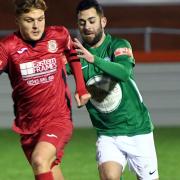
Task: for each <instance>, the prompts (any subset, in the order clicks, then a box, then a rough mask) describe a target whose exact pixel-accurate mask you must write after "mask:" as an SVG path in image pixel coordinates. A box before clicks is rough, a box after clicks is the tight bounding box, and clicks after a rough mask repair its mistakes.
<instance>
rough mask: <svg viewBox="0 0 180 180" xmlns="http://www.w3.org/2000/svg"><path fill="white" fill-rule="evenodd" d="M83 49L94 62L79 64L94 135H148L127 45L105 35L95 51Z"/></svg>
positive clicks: (148, 125) (145, 113) (147, 121)
mask: <svg viewBox="0 0 180 180" xmlns="http://www.w3.org/2000/svg"><path fill="white" fill-rule="evenodd" d="M84 47H85V48H86V49H87V50H88V51H89V52H91V53H92V54H93V55H94V58H95V59H94V63H92V64H91V63H88V62H87V61H86V60H85V59H81V64H82V71H83V74H84V79H85V82H86V85H87V89H88V91H89V92H90V94H91V95H92V98H91V100H90V101H89V102H88V103H87V105H86V107H87V110H88V112H89V115H90V118H91V121H92V124H93V126H94V127H95V128H96V130H97V134H98V135H107V136H117V135H127V136H134V135H138V134H145V133H149V132H151V131H152V130H153V125H152V122H151V119H150V116H149V112H148V110H147V108H146V106H145V104H144V103H143V99H142V97H141V94H140V92H139V90H138V88H137V85H136V83H135V81H134V75H133V67H134V65H135V60H134V58H133V54H132V49H131V45H130V43H129V42H128V41H126V40H124V39H118V38H114V37H112V36H111V35H109V34H107V35H106V38H105V40H104V42H103V43H102V44H101V45H100V46H99V47H97V48H91V47H89V46H88V45H86V44H84ZM67 71H68V68H67Z"/></svg>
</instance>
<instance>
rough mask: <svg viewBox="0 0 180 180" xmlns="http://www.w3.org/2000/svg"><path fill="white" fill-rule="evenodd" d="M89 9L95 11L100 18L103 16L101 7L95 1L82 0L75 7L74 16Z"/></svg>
mask: <svg viewBox="0 0 180 180" xmlns="http://www.w3.org/2000/svg"><path fill="white" fill-rule="evenodd" d="M90 8H94V9H96V12H97V13H98V14H99V15H100V16H104V12H103V9H102V6H101V5H100V4H99V3H98V1H96V0H82V1H80V2H79V4H78V5H77V7H76V15H78V14H79V12H80V11H83V10H87V9H90Z"/></svg>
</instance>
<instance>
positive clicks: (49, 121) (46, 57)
mask: <svg viewBox="0 0 180 180" xmlns="http://www.w3.org/2000/svg"><path fill="white" fill-rule="evenodd" d="M14 3H15V14H16V22H17V25H18V27H19V30H18V31H17V32H15V33H14V34H12V35H10V36H8V37H6V38H5V39H3V40H2V41H1V42H0V73H1V72H6V73H7V74H8V76H9V79H10V82H11V86H12V88H13V93H12V98H13V101H14V112H15V121H14V125H13V130H14V131H15V132H17V133H19V134H20V136H21V144H22V148H23V150H24V153H25V155H26V157H27V159H28V161H29V163H30V164H31V166H32V169H33V172H34V176H35V179H36V180H63V179H64V178H63V175H62V173H61V170H60V168H59V167H58V164H59V163H60V161H61V158H62V156H63V149H64V146H65V144H66V143H67V142H68V141H69V139H70V137H71V134H72V129H73V124H72V119H71V99H70V92H69V89H68V87H67V82H66V71H65V66H64V60H67V61H68V62H69V64H70V65H71V67H72V69H73V73H74V76H75V80H76V92H77V93H78V94H79V95H80V97H81V101H80V102H78V105H79V106H81V105H84V104H85V103H86V102H87V101H88V100H89V98H90V94H89V93H88V92H87V90H86V88H85V84H84V81H83V76H82V71H81V65H80V62H79V59H78V57H77V53H76V51H75V50H74V48H73V43H72V41H71V38H70V35H69V33H68V31H67V30H66V28H65V27H63V26H50V27H47V28H45V11H46V9H47V8H46V4H45V2H44V0H15V2H14Z"/></svg>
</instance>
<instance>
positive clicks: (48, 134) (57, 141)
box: [21, 124, 73, 168]
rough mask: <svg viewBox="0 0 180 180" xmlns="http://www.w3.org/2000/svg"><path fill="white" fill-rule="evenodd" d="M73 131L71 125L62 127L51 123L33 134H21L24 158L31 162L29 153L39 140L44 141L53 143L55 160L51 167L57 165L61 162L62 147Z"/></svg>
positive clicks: (30, 153)
mask: <svg viewBox="0 0 180 180" xmlns="http://www.w3.org/2000/svg"><path fill="white" fill-rule="evenodd" d="M72 131H73V125H72V124H70V126H69V127H67V126H66V128H63V127H61V126H57V125H51V126H48V127H45V128H43V129H41V130H39V131H38V132H36V133H34V134H28V135H27V134H25V135H21V145H22V149H23V151H24V153H25V155H26V158H27V159H28V161H29V162H31V155H32V152H33V150H34V148H35V146H36V144H37V143H38V142H40V141H45V142H48V143H51V144H53V145H54V146H55V147H56V160H55V161H54V162H53V163H52V166H51V168H52V167H53V166H54V165H58V164H59V163H60V162H61V159H62V156H63V154H64V147H65V145H66V144H67V143H68V142H69V140H70V138H71V136H72Z"/></svg>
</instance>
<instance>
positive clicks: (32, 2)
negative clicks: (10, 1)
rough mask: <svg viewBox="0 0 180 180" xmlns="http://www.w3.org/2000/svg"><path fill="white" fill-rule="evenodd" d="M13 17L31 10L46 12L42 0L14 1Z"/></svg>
mask: <svg viewBox="0 0 180 180" xmlns="http://www.w3.org/2000/svg"><path fill="white" fill-rule="evenodd" d="M14 7H15V15H16V16H20V15H21V14H23V13H28V12H30V10H31V9H32V8H35V9H41V10H43V11H46V10H47V6H46V3H45V1H44V0H14Z"/></svg>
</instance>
